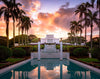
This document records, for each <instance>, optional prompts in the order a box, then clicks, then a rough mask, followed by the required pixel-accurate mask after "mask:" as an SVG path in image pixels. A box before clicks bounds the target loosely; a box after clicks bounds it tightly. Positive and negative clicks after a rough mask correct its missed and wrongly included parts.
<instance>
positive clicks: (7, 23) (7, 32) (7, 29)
mask: <svg viewBox="0 0 100 79" xmlns="http://www.w3.org/2000/svg"><path fill="white" fill-rule="evenodd" d="M6 26H7V27H6V35H7V47H8V48H9V22H8V21H7V22H6Z"/></svg>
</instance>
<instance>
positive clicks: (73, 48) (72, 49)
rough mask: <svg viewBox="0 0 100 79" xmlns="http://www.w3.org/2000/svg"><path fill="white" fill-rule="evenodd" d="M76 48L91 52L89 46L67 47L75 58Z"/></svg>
mask: <svg viewBox="0 0 100 79" xmlns="http://www.w3.org/2000/svg"><path fill="white" fill-rule="evenodd" d="M76 48H85V49H87V50H89V47H88V46H67V51H68V52H69V53H70V55H71V56H74V54H73V51H74V50H75V49H76Z"/></svg>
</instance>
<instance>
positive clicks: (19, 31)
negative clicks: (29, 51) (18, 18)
mask: <svg viewBox="0 0 100 79" xmlns="http://www.w3.org/2000/svg"><path fill="white" fill-rule="evenodd" d="M18 35H19V38H18V44H19V45H20V28H18Z"/></svg>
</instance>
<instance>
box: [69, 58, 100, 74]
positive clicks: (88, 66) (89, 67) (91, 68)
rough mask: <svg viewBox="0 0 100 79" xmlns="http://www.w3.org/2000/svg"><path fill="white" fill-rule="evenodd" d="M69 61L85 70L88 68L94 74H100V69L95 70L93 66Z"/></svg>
mask: <svg viewBox="0 0 100 79" xmlns="http://www.w3.org/2000/svg"><path fill="white" fill-rule="evenodd" d="M68 60H69V61H71V62H73V63H75V64H77V65H80V66H82V67H84V68H87V69H89V70H91V71H94V72H96V73H98V74H100V69H98V68H95V67H93V66H90V65H87V64H85V63H82V62H79V61H76V60H73V59H68Z"/></svg>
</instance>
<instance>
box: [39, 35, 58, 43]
mask: <svg viewBox="0 0 100 79" xmlns="http://www.w3.org/2000/svg"><path fill="white" fill-rule="evenodd" d="M41 43H59V39H58V38H54V35H46V38H41Z"/></svg>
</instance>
